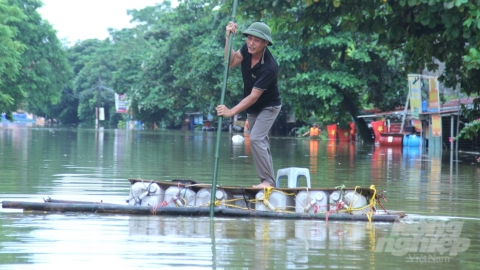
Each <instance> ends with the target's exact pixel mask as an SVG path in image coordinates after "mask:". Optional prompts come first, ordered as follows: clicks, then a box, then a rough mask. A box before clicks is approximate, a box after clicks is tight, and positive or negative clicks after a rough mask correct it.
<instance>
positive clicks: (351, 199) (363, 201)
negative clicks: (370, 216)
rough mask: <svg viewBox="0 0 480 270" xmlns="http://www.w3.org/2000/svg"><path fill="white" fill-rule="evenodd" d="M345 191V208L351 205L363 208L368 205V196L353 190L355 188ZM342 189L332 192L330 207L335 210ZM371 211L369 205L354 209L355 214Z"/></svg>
mask: <svg viewBox="0 0 480 270" xmlns="http://www.w3.org/2000/svg"><path fill="white" fill-rule="evenodd" d="M344 192H345V193H344V194H343V202H344V204H345V205H344V207H343V209H347V208H348V207H349V206H350V207H352V208H362V207H364V206H366V205H367V198H365V196H363V195H361V194H359V193H357V192H355V191H353V190H347V191H344ZM340 197H341V196H340V191H339V190H335V191H334V192H332V193H331V194H330V198H329V207H330V208H329V209H330V210H335V209H336V204H337V202H338V201H339V200H340ZM368 212H370V209H369V208H368V207H365V208H363V209H361V210H355V211H352V213H353V214H357V215H358V214H365V213H368Z"/></svg>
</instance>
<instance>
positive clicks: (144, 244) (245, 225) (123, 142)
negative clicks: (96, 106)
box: [0, 125, 480, 269]
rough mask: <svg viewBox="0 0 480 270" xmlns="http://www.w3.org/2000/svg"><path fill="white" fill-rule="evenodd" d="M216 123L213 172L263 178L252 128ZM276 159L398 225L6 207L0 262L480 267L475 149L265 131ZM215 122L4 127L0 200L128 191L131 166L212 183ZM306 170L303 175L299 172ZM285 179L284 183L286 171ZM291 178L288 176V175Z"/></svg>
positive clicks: (241, 182) (224, 179) (243, 181)
mask: <svg viewBox="0 0 480 270" xmlns="http://www.w3.org/2000/svg"><path fill="white" fill-rule="evenodd" d="M230 138H231V134H228V133H222V135H221V140H220V148H219V160H218V164H219V166H218V180H217V184H220V185H229V186H250V185H253V184H257V182H258V180H257V178H256V173H255V169H254V167H253V163H252V159H251V155H250V149H249V145H248V140H247V141H245V142H244V143H241V144H234V143H232V141H231V140H230ZM270 142H271V148H272V153H273V155H274V166H275V169H276V170H277V169H280V168H287V167H304V168H309V169H310V173H311V182H312V186H313V187H328V188H333V187H337V186H340V185H342V184H343V185H345V186H347V187H354V186H361V187H369V186H370V185H375V187H376V189H377V190H378V192H381V193H383V194H384V195H385V196H386V198H387V200H388V201H387V202H383V203H382V204H383V206H385V207H386V208H387V209H388V210H404V211H406V213H407V214H408V216H407V217H406V218H405V219H404V220H403V221H401V222H400V223H395V224H392V223H367V222H345V221H329V222H328V223H327V222H325V221H324V220H270V219H246V218H214V219H210V218H208V217H173V216H129V215H113V214H91V213H63V214H62V213H39V212H25V213H24V212H23V211H21V210H15V209H4V208H2V209H0V269H46V268H47V267H48V268H49V269H87V268H88V269H137V268H138V269H141V268H143V269H148V268H160V269H173V268H175V269H316V268H323V269H325V268H327V269H329V268H340V269H344V268H348V269H405V268H412V267H417V268H418V267H421V268H422V269H428V268H432V269H478V268H480V263H479V261H480V259H478V255H480V244H479V241H480V235H479V232H480V223H479V221H480V218H479V216H480V206H479V190H480V186H479V179H480V163H477V162H476V160H475V159H476V158H477V157H478V155H474V154H457V153H451V152H439V153H432V152H433V151H430V152H428V151H420V149H418V148H414V149H409V148H405V149H401V148H381V147H378V146H375V145H364V144H362V143H360V142H356V143H355V142H353V143H348V142H347V143H345V142H334V141H318V140H310V139H308V138H292V137H271V140H270ZM215 147H216V132H213V133H209V132H200V131H199V132H182V131H138V130H134V131H125V130H100V131H96V130H86V129H73V128H35V127H25V126H17V125H3V126H1V125H0V201H31V202H41V201H43V200H44V199H47V198H49V197H50V198H52V199H62V200H81V201H96V202H99V201H103V202H109V203H125V200H126V199H127V198H128V194H129V188H130V183H129V182H128V180H127V179H128V178H142V179H145V180H152V179H155V180H167V181H169V180H172V179H191V180H195V181H197V182H203V183H211V181H212V178H213V177H212V176H213V171H214V163H215V158H214V156H215ZM303 180H304V179H300V184H304V182H302V181H303ZM283 182H286V181H285V180H283ZM283 184H286V183H282V185H283Z"/></svg>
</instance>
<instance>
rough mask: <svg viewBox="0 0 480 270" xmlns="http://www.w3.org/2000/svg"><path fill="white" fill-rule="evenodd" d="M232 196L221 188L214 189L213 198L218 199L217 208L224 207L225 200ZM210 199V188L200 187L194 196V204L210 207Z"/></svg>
mask: <svg viewBox="0 0 480 270" xmlns="http://www.w3.org/2000/svg"><path fill="white" fill-rule="evenodd" d="M231 198H232V197H231V196H230V194H228V193H227V192H226V191H225V190H223V189H217V190H216V191H215V200H216V201H219V204H218V206H216V207H218V208H226V207H227V206H226V204H227V201H228V200H230V199H231ZM211 199H212V189H211V188H202V189H200V190H199V191H198V192H197V195H196V197H195V206H197V207H210V201H211Z"/></svg>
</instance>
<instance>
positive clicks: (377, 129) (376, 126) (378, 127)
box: [370, 120, 385, 142]
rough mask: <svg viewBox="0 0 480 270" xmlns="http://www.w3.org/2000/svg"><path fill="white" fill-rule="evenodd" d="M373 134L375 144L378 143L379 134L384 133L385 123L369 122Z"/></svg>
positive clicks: (381, 121)
mask: <svg viewBox="0 0 480 270" xmlns="http://www.w3.org/2000/svg"><path fill="white" fill-rule="evenodd" d="M370 125H372V129H373V133H374V134H375V142H380V134H382V133H384V132H385V122H384V121H383V120H380V121H374V122H371V123H370Z"/></svg>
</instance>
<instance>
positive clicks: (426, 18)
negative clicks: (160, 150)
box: [0, 0, 480, 139]
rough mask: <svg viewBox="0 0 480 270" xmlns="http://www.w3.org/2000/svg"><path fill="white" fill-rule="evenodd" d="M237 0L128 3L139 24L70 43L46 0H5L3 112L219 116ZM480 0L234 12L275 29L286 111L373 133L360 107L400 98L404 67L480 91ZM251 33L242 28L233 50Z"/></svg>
mask: <svg viewBox="0 0 480 270" xmlns="http://www.w3.org/2000/svg"><path fill="white" fill-rule="evenodd" d="M232 1H233V0H229V1H224V0H222V1H207V0H184V1H180V3H179V5H178V6H177V7H175V8H173V7H172V6H171V3H170V2H168V1H167V2H164V3H162V4H157V5H156V6H152V7H146V8H144V9H142V10H130V11H128V12H129V14H130V15H131V16H132V18H133V19H132V22H134V23H135V26H134V27H133V28H130V29H121V30H111V31H110V38H107V39H105V40H102V41H101V40H85V41H80V42H78V43H76V44H74V45H73V46H71V47H69V48H62V47H61V45H60V44H59V41H58V39H57V38H56V37H55V35H54V31H53V30H52V28H51V26H50V25H49V24H48V22H46V21H44V20H42V19H41V18H40V16H39V15H38V13H37V12H36V8H38V7H39V6H40V2H39V1H37V0H0V14H2V16H1V17H0V40H1V41H2V42H0V47H1V50H0V56H2V57H0V89H1V90H2V91H0V109H1V111H4V112H7V113H8V112H11V111H14V110H15V109H16V108H18V107H19V106H20V105H21V104H23V105H25V104H26V105H27V107H28V109H29V110H31V111H32V112H35V113H37V114H39V115H43V116H50V117H55V118H59V119H61V121H62V122H64V123H77V122H81V123H84V124H87V125H92V124H93V123H94V119H95V108H96V107H98V106H100V107H104V108H105V112H106V118H107V120H108V122H106V123H105V124H107V123H108V124H111V125H112V126H116V124H117V122H118V121H119V120H121V119H122V118H123V120H125V118H127V117H128V118H132V119H137V120H141V121H142V122H143V123H146V124H147V126H150V124H156V125H157V126H161V127H168V128H176V127H179V126H180V125H181V123H182V121H184V119H185V118H186V115H187V114H188V113H194V112H199V113H202V114H204V115H205V116H207V115H210V114H214V107H215V105H217V103H218V102H219V100H220V92H221V85H222V80H223V70H224V59H223V47H224V42H225V39H224V31H225V25H226V23H227V22H228V20H229V19H230V18H229V17H230V14H231V7H232ZM479 1H480V0H470V1H469V0H454V1H440V0H400V1H387V0H386V1H370V0H334V1H332V0H312V1H310V0H305V1H260V0H245V1H241V2H240V3H239V8H238V12H237V14H238V16H237V18H236V21H237V23H238V28H239V31H240V32H241V31H242V30H244V29H246V28H247V27H248V25H249V24H251V23H252V22H253V21H257V20H262V21H265V22H266V23H267V24H268V25H270V26H271V28H272V30H273V39H274V46H272V47H270V50H271V51H272V53H273V54H274V55H275V56H276V58H277V60H278V62H279V65H280V80H279V83H280V91H281V95H282V99H283V104H284V106H283V110H284V112H283V113H282V114H283V115H285V114H286V113H292V112H293V113H295V115H296V117H297V120H299V121H305V122H309V121H315V122H318V123H319V124H320V125H326V124H330V123H339V125H340V126H342V125H346V123H348V122H351V121H352V120H355V121H356V122H357V125H358V128H359V130H360V132H362V133H363V138H364V139H369V136H368V135H367V132H366V131H367V128H366V123H365V122H363V121H361V119H360V120H359V119H358V118H357V116H358V115H359V114H360V113H361V111H362V109H365V108H373V107H376V108H380V109H382V110H390V109H393V108H395V107H397V106H399V105H402V104H403V103H404V102H405V99H406V94H407V89H406V85H407V84H406V75H407V74H408V73H418V72H419V71H421V70H423V69H425V68H426V69H429V70H435V69H436V68H437V63H438V61H441V62H443V63H445V70H443V74H442V76H441V77H440V80H441V81H442V82H443V83H444V84H445V85H446V86H447V87H453V88H459V89H461V91H463V92H464V93H465V94H467V95H473V96H478V94H479V91H480V90H479V88H478V85H480V82H479V80H480V76H479V75H480V74H479V70H480V66H479V64H480V52H479V51H478V44H479V42H480V40H479V39H478V35H477V34H478V31H479V30H480V9H479V6H480V5H479V3H478V2H479ZM3 15H5V16H3ZM243 42H244V38H243V36H242V35H241V34H238V35H237V36H235V38H234V46H233V47H234V49H239V48H240V46H241V45H242V44H243ZM67 59H68V62H67ZM70 71H73V73H71V72H70ZM72 74H73V75H72ZM114 92H116V93H119V94H126V95H127V97H128V99H129V101H130V111H129V113H128V114H127V115H119V114H116V113H115V108H114V102H113V101H114V95H113V94H114ZM225 97H226V99H225V103H226V105H227V106H232V105H235V104H236V103H237V102H238V101H239V100H240V99H241V98H242V81H241V76H240V70H239V69H238V68H237V69H233V70H230V76H229V79H228V84H227V89H226V96H225ZM33 101H35V102H33ZM469 109H470V110H471V108H469ZM474 109H475V108H474ZM466 114H467V113H466ZM475 114H476V113H475V112H473V113H472V112H469V113H468V115H472V116H474V115H475Z"/></svg>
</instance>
